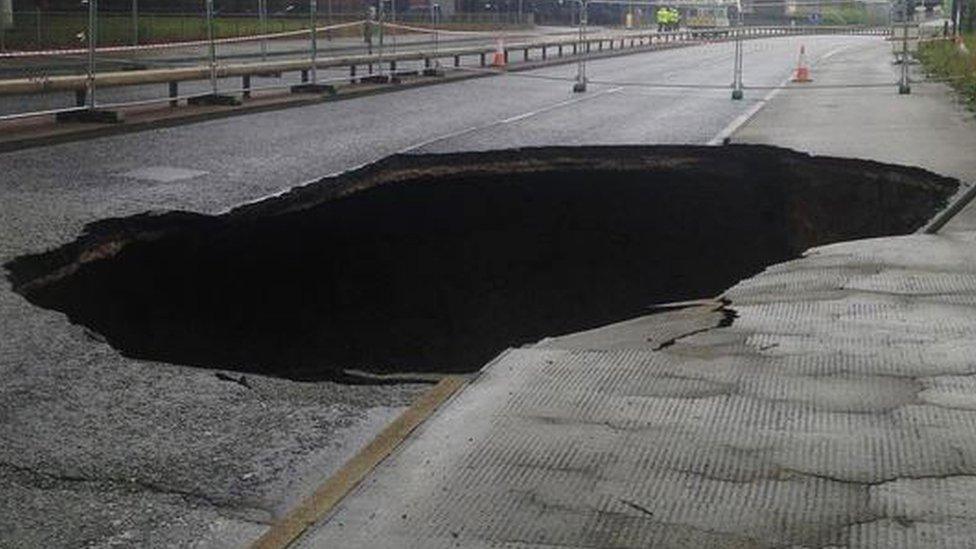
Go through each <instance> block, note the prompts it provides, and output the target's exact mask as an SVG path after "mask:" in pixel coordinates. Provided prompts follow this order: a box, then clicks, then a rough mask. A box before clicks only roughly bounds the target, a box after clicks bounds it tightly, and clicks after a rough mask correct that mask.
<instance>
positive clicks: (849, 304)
mask: <svg viewBox="0 0 976 549" xmlns="http://www.w3.org/2000/svg"><path fill="white" fill-rule="evenodd" d="M973 258H976V235H974V234H973V233H954V234H951V235H949V236H928V235H913V236H906V237H896V238H882V239H870V240H862V241H855V242H847V243H842V244H835V245H830V246H824V247H821V248H815V249H813V250H810V251H809V252H808V253H807V254H806V255H805V257H803V258H800V259H797V260H794V261H789V262H786V263H783V264H779V265H774V266H772V267H770V268H769V269H767V270H766V271H765V272H763V273H761V274H759V275H757V276H755V277H752V278H750V279H747V280H744V281H742V282H741V283H739V284H738V285H736V286H734V287H733V288H730V289H729V290H728V291H727V292H726V293H725V294H724V295H723V297H724V298H725V299H727V300H728V301H726V302H720V303H718V304H717V306H716V304H712V305H708V304H700V305H696V306H691V307H686V308H682V309H677V310H668V311H663V312H658V313H657V314H652V315H648V316H645V317H641V318H639V319H635V320H632V321H628V322H624V323H619V324H615V325H610V326H606V327H603V328H599V329H596V330H591V331H588V332H583V333H581V334H572V335H568V336H563V337H556V338H550V339H547V340H544V341H542V342H540V343H539V344H537V345H536V346H533V347H528V348H521V349H514V350H510V351H508V352H507V353H505V354H503V355H502V356H500V357H499V358H498V359H496V361H495V362H493V363H492V364H491V365H490V366H489V367H487V368H486V369H485V370H484V371H483V372H482V374H481V375H480V377H478V378H477V379H476V380H475V381H474V382H473V383H472V384H471V385H470V386H469V387H468V388H467V389H465V390H464V391H463V392H462V393H461V394H459V395H457V396H456V397H455V399H454V400H453V401H452V402H451V403H450V404H449V405H448V406H446V407H445V408H443V409H442V410H440V411H439V412H438V413H437V414H435V416H434V417H433V418H432V419H431V420H429V421H428V423H427V424H425V425H424V426H422V427H421V428H420V429H419V430H418V431H417V432H416V433H415V435H414V436H413V437H412V438H411V439H409V440H408V441H407V442H406V443H404V445H403V446H402V447H401V448H400V450H399V451H397V452H396V453H395V454H394V455H392V456H391V457H390V458H389V459H388V460H387V461H386V462H384V463H383V464H381V465H380V467H378V468H377V469H376V470H375V471H374V472H373V474H372V475H371V476H370V477H369V478H368V479H367V480H366V481H365V482H364V483H363V484H362V485H361V487H360V488H359V489H358V490H357V491H356V492H354V493H353V494H351V495H350V496H349V497H347V498H346V499H345V500H344V501H343V502H342V503H341V504H340V506H339V507H338V508H337V509H336V510H335V512H334V513H333V514H332V515H331V516H329V517H328V518H327V519H326V520H324V521H322V522H321V523H320V524H318V525H317V526H315V527H314V528H313V529H312V530H310V531H309V532H308V533H307V534H306V536H305V537H304V538H303V539H302V540H301V543H300V544H299V546H300V547H319V546H323V545H333V546H342V547H455V546H463V547H522V546H533V547H534V546H539V547H542V546H545V547H650V546H653V547H690V546H709V547H782V546H803V547H826V546H849V547H906V548H908V547H912V548H914V547H969V546H971V545H970V544H971V542H972V539H973V535H974V533H976V531H974V530H976V529H974V527H973V526H972V520H971V519H972V517H971V516H970V515H971V514H972V509H976V491H974V490H973V489H972V488H973V482H974V480H973V479H976V442H974V441H976V413H974V410H976V402H974V401H973V399H972V393H973V389H974V388H976V387H974V386H973V383H974V382H973V379H972V376H973V374H976V362H974V361H973V359H972V357H973V356H976V347H974V344H973V343H972V342H973V341H976V302H974V301H971V299H972V298H973V297H976V285H974V284H973V282H972V281H973V277H974V276H976V260H974V259H973ZM949 297H951V298H952V299H948V298H949ZM962 298H968V299H969V301H967V300H966V299H962ZM732 311H734V314H735V318H734V320H733V321H732V323H731V325H728V324H727V323H725V325H722V319H724V318H727V315H728V314H729V312H732ZM664 341H671V342H672V344H671V345H661V343H662V342H664Z"/></svg>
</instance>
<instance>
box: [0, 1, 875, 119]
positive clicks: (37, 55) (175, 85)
mask: <svg viewBox="0 0 976 549" xmlns="http://www.w3.org/2000/svg"><path fill="white" fill-rule="evenodd" d="M212 2H213V0H208V1H207V13H206V22H207V23H206V24H207V39H206V40H197V41H187V42H175V43H161V44H146V45H127V46H109V47H98V46H97V44H95V40H94V37H95V36H96V35H97V32H98V31H97V17H95V12H96V10H97V0H89V7H90V9H91V14H90V18H89V27H90V28H91V29H94V30H92V31H89V32H88V34H87V35H86V36H85V38H86V39H87V42H88V47H87V48H76V49H61V50H48V51H7V52H2V53H0V62H3V61H4V60H11V61H27V62H30V60H32V59H33V60H36V59H43V58H46V57H52V56H66V57H69V58H70V57H78V56H86V67H85V71H84V73H83V74H40V75H31V76H27V77H20V78H6V79H0V96H34V95H38V94H52V93H68V94H74V98H75V101H74V105H73V106H66V107H63V108H55V109H37V108H34V109H27V110H25V111H23V112H18V113H13V114H0V120H4V119H7V120H9V119H15V118H26V117H31V116H42V115H52V114H53V115H57V116H58V117H59V118H60V119H63V120H92V121H112V120H115V119H116V118H117V115H116V114H115V113H114V112H113V111H111V110H110V109H115V108H119V107H125V106H132V105H140V104H150V103H166V102H168V103H169V104H170V105H173V106H175V105H177V104H178V103H179V101H181V100H185V101H187V102H188V103H191V104H223V105H234V104H239V103H240V101H241V100H242V99H247V98H249V97H250V96H251V92H253V91H256V90H266V89H272V88H282V89H289V88H290V89H291V91H293V92H296V93H297V92H315V93H334V92H335V85H337V84H339V83H351V84H356V83H385V82H396V81H397V80H398V78H399V77H400V76H403V75H406V74H410V75H417V76H431V77H435V76H440V75H443V71H442V70H440V67H441V61H442V60H445V61H446V63H445V65H446V66H453V67H454V68H459V69H460V68H462V66H463V64H462V61H464V60H465V59H470V60H472V62H471V65H468V66H469V67H470V66H473V67H479V68H480V67H490V66H491V65H492V63H491V61H490V60H491V59H492V58H493V56H494V55H496V54H499V53H500V54H501V55H503V56H504V62H505V63H507V62H508V61H509V59H510V57H511V56H512V55H513V54H514V55H518V54H521V55H520V56H519V57H520V59H521V60H522V62H533V61H534V62H549V61H552V60H554V59H558V58H562V57H569V56H584V55H593V54H595V53H598V52H599V53H601V54H602V55H615V54H617V53H622V52H624V51H627V50H647V49H656V48H665V47H679V46H684V45H693V44H699V43H702V42H713V41H714V42H718V41H729V40H743V39H757V38H768V37H775V36H797V35H819V34H850V35H876V36H887V35H889V34H890V28H889V27H879V26H844V27H834V26H753V27H741V26H740V27H723V28H705V29H687V30H679V31H672V32H655V31H650V30H635V31H628V30H620V31H609V32H607V31H604V32H601V33H587V34H585V35H580V34H577V33H576V31H575V30H574V31H572V32H571V33H570V32H567V33H566V34H564V35H556V36H546V37H542V38H527V39H526V38H522V37H520V36H519V33H518V32H517V31H514V32H512V31H510V32H504V33H500V32H497V31H458V30H454V31H452V30H446V29H439V28H437V26H436V25H433V28H432V27H430V26H411V25H405V24H398V23H395V22H392V21H386V20H385V19H384V18H383V15H382V14H379V16H378V18H377V19H373V20H370V19H365V20H359V21H350V22H345V23H339V24H332V25H324V26H322V25H319V24H318V21H317V15H316V10H315V8H314V6H315V4H316V2H315V0H311V6H312V8H311V9H310V19H309V21H308V28H307V29H298V30H293V31H286V32H279V33H274V34H265V35H255V36H245V37H234V38H217V37H216V36H215V33H214V15H213V8H212ZM435 23H436V21H435ZM338 31H345V32H347V33H353V34H361V35H362V36H364V37H365V40H364V42H365V44H366V46H364V47H363V48H362V49H364V50H365V51H357V52H351V53H346V52H336V51H334V50H335V48H333V51H328V52H325V54H323V52H322V51H321V50H320V48H319V45H318V41H319V40H320V39H321V37H322V36H323V35H326V34H329V33H333V32H338ZM409 33H412V34H413V36H415V37H416V36H423V37H424V40H422V41H421V40H414V41H413V42H401V44H400V48H399V49H398V48H397V37H398V36H400V37H403V36H407V35H408V34H409ZM376 34H379V40H378V41H377V39H376V38H375V35H376ZM384 35H385V40H384ZM431 38H432V39H431ZM269 40H279V41H282V40H287V41H298V42H304V43H305V44H304V52H303V53H300V55H301V57H298V58H289V59H279V60H273V59H271V56H270V54H269V53H268V51H269V50H268V45H267V44H268V41H269ZM402 40H406V39H405V38H402ZM489 40H490V41H493V42H494V44H491V43H488V44H486V43H485V42H486V41H489ZM465 41H468V42H470V41H479V42H480V43H478V44H476V45H463V43H464V42H465ZM248 42H250V43H260V45H261V56H260V58H259V59H258V60H255V61H244V62H233V63H221V62H219V58H218V55H217V50H218V48H221V47H226V48H233V47H239V46H240V45H241V44H245V43H248ZM289 43H291V42H289ZM458 44H461V45H458ZM183 50H192V51H199V50H205V57H204V58H203V59H200V58H199V57H198V58H197V59H196V60H195V62H191V63H190V64H188V65H187V66H176V67H174V66H168V67H160V68H155V67H153V64H152V60H153V57H154V55H156V54H157V52H160V51H183ZM134 53H138V54H139V55H141V56H144V57H145V59H146V60H147V62H146V65H145V66H138V67H136V68H132V67H126V68H125V70H119V69H112V68H109V69H108V70H98V68H99V67H98V63H102V64H105V65H111V64H112V63H113V62H114V60H115V59H117V58H125V57H126V56H128V55H130V54H134ZM99 56H102V57H101V58H100V57H99ZM201 61H204V62H201ZM408 63H413V64H416V65H418V68H416V69H409V68H404V65H405V64H408ZM398 67H399V68H398ZM435 69H436V70H435ZM337 71H341V73H342V75H341V76H340V75H339V74H337ZM323 73H324V74H323ZM283 75H292V76H291V77H290V78H285V77H284V76H283ZM272 77H273V78H277V79H283V78H284V79H285V80H284V81H275V82H272V83H271V84H268V85H258V86H254V85H252V84H254V82H255V80H256V79H261V78H272ZM228 79H240V80H239V85H232V86H230V87H229V86H228V85H227V84H228V82H227V80H228ZM184 83H198V85H197V89H195V90H193V91H191V92H190V93H188V94H185V95H181V94H180V86H181V84H184ZM154 84H165V85H166V86H167V88H166V89H167V93H166V94H165V95H162V94H159V95H155V94H152V95H154V96H152V97H147V98H131V99H126V100H121V101H115V102H103V101H102V102H100V101H96V93H97V91H98V90H102V89H106V88H121V87H130V86H150V85H154ZM221 84H222V85H221ZM98 97H101V96H98Z"/></svg>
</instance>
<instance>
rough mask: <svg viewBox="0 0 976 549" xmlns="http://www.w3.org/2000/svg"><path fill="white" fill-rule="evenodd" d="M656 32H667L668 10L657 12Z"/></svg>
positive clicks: (662, 9) (663, 9)
mask: <svg viewBox="0 0 976 549" xmlns="http://www.w3.org/2000/svg"><path fill="white" fill-rule="evenodd" d="M657 30H658V32H664V31H666V30H668V8H661V9H659V10H657Z"/></svg>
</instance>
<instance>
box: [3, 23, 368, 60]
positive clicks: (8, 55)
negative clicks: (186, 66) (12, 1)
mask: <svg viewBox="0 0 976 549" xmlns="http://www.w3.org/2000/svg"><path fill="white" fill-rule="evenodd" d="M364 22H365V21H363V20H360V21H353V22H352V23H339V24H336V25H328V26H325V27H316V29H315V30H316V32H324V31H329V30H335V29H342V28H348V27H354V26H357V25H362V24H363V23H364ZM308 33H309V30H308V29H299V30H293V31H284V32H276V33H271V34H256V35H251V36H236V37H233V38H220V39H217V40H214V44H217V45H220V44H236V43H240V42H251V41H256V40H264V39H269V38H285V37H289V36H303V35H307V34H308ZM208 44H210V42H209V41H208V40H191V41H187V42H164V43H161V44H145V45H142V46H105V47H101V48H96V49H95V53H121V52H129V51H148V50H164V49H176V48H186V47H194V46H206V45H208ZM85 53H88V48H73V49H54V50H31V51H8V52H2V53H0V59H15V58H26V57H47V56H52V55H82V54H85Z"/></svg>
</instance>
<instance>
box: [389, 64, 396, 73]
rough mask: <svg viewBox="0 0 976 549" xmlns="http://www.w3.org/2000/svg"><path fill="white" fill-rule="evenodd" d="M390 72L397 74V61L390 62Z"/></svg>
mask: <svg viewBox="0 0 976 549" xmlns="http://www.w3.org/2000/svg"><path fill="white" fill-rule="evenodd" d="M390 72H391V73H394V72H396V61H390ZM391 76H392V75H391Z"/></svg>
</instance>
